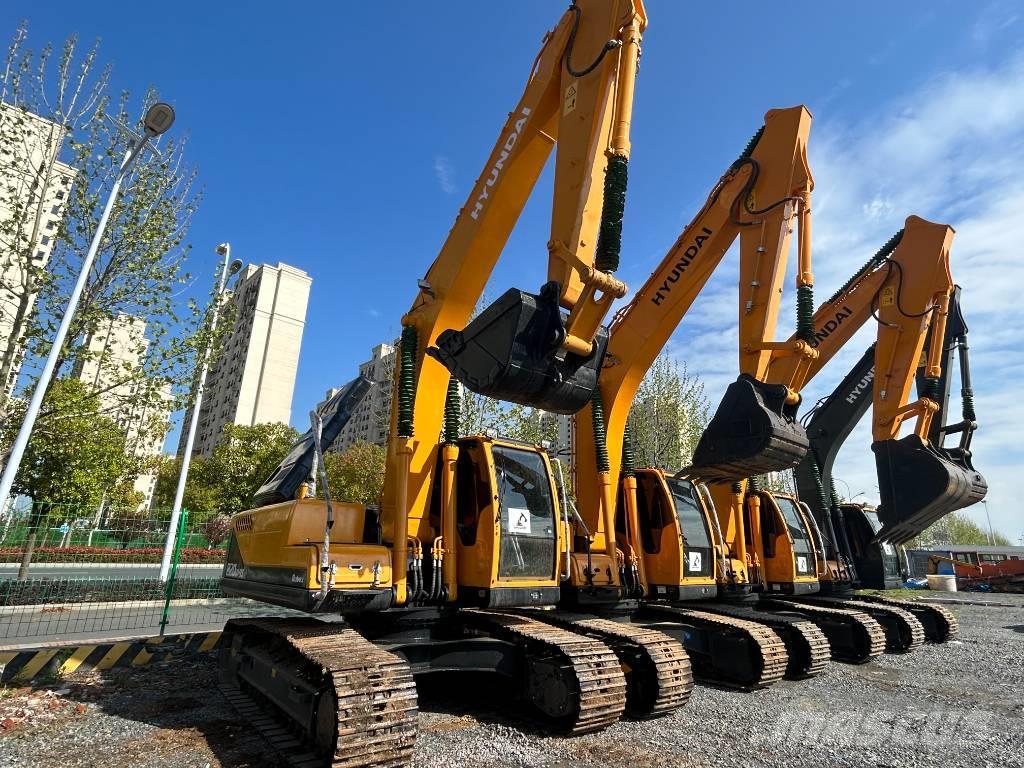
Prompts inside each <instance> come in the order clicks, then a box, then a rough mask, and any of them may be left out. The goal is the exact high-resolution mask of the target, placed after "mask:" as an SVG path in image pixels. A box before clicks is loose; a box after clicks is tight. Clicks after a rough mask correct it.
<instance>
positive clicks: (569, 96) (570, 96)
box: [562, 80, 578, 115]
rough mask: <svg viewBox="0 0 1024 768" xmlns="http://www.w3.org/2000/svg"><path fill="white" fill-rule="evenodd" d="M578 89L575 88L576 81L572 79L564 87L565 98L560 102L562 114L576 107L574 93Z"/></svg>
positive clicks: (566, 113)
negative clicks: (567, 85)
mask: <svg viewBox="0 0 1024 768" xmlns="http://www.w3.org/2000/svg"><path fill="white" fill-rule="evenodd" d="M577 93H578V89H577V88H576V81H575V80H573V81H572V82H571V83H569V87H568V88H566V89H565V99H564V101H563V102H562V114H563V115H568V114H569V113H570V112H572V111H573V110H574V109H576V94H577Z"/></svg>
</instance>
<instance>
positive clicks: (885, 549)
mask: <svg viewBox="0 0 1024 768" xmlns="http://www.w3.org/2000/svg"><path fill="white" fill-rule="evenodd" d="M882 551H883V552H885V554H887V555H895V554H896V550H895V549H893V548H892V544H890V543H889V542H888V541H883V542H882Z"/></svg>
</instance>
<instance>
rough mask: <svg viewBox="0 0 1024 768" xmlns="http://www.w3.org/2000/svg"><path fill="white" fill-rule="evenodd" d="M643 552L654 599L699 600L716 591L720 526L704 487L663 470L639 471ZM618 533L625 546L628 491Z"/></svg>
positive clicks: (649, 590)
mask: <svg viewBox="0 0 1024 768" xmlns="http://www.w3.org/2000/svg"><path fill="white" fill-rule="evenodd" d="M635 478H636V497H637V510H638V512H639V514H638V516H637V517H638V520H637V526H638V531H637V534H638V537H639V550H640V556H641V557H642V558H643V562H644V573H645V574H646V579H647V586H646V589H645V592H646V594H647V596H648V598H649V599H652V600H695V599H701V598H705V597H714V596H715V594H716V592H717V587H716V577H717V568H718V558H717V557H716V550H717V543H716V540H715V539H716V536H715V533H714V531H715V529H714V526H713V523H712V520H711V515H710V514H709V512H708V509H707V507H706V505H705V504H704V502H703V499H702V498H701V496H700V491H699V489H698V488H697V486H695V485H694V484H692V483H690V482H689V481H688V480H682V479H676V478H673V477H671V476H667V475H666V474H665V472H663V471H662V470H660V469H639V470H637V471H636V473H635ZM616 517H617V520H616V529H617V530H616V532H617V533H618V535H619V537H620V539H621V540H622V546H623V547H625V546H626V541H625V538H626V525H625V510H624V499H623V494H622V493H621V492H620V494H619V512H618V514H617V516H616Z"/></svg>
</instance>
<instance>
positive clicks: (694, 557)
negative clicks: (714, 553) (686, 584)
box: [686, 552, 703, 571]
mask: <svg viewBox="0 0 1024 768" xmlns="http://www.w3.org/2000/svg"><path fill="white" fill-rule="evenodd" d="M701 554H703V553H701V552H687V553H686V556H687V559H688V561H689V562H688V566H689V569H690V570H691V571H699V570H700V562H701Z"/></svg>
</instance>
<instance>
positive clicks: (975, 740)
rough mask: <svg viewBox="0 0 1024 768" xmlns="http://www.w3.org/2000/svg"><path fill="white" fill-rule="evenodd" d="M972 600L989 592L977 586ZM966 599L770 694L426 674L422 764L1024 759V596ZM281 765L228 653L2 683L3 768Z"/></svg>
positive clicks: (501, 766) (1010, 762)
mask: <svg viewBox="0 0 1024 768" xmlns="http://www.w3.org/2000/svg"><path fill="white" fill-rule="evenodd" d="M961 598H962V599H968V600H973V599H974V598H973V597H972V596H968V595H962V596H961ZM981 599H986V600H988V601H995V602H996V603H1004V604H1010V605H1008V606H1007V605H961V606H951V609H952V610H954V611H955V612H956V613H957V614H958V615H959V618H960V622H961V639H960V640H959V641H957V642H954V643H949V644H945V645H942V646H932V645H929V646H925V647H923V648H921V649H920V650H918V651H915V652H914V653H912V654H909V655H904V656H899V655H885V656H883V657H881V658H880V659H877V660H875V661H874V662H872V663H870V664H866V665H862V666H851V665H846V664H838V663H832V664H831V665H830V666H829V668H828V669H826V671H825V672H823V673H822V674H821V675H820V676H818V677H817V678H814V679H812V680H802V681H788V680H785V681H782V682H780V683H778V684H776V685H775V686H773V687H772V688H770V689H768V690H764V691H759V692H756V693H740V692H736V691H728V690H722V689H717V688H713V687H707V686H703V685H698V686H697V688H696V689H695V691H694V695H693V698H692V699H691V701H690V703H689V705H688V706H687V707H685V708H684V709H683V710H680V711H678V712H676V713H674V714H672V715H670V716H668V717H664V718H660V719H657V720H649V721H642V722H630V721H623V722H620V723H618V724H616V725H614V726H612V727H611V728H609V729H608V730H606V731H604V732H602V733H599V734H593V735H590V736H585V737H581V738H577V739H563V738H558V737H554V736H549V735H546V734H544V733H543V732H542V731H539V730H537V729H536V728H535V726H533V724H532V723H531V721H530V720H529V718H528V713H526V712H524V711H523V710H521V709H519V708H517V707H516V706H514V705H511V704H509V703H508V702H509V701H510V699H511V693H510V692H509V691H508V690H507V689H506V687H505V686H502V685H500V684H497V683H489V682H488V681H484V684H481V685H475V686H472V687H473V689H474V690H475V694H474V697H473V699H472V700H469V701H467V700H465V699H462V700H459V701H453V700H451V699H450V686H445V685H444V684H443V683H441V682H440V681H438V680H436V679H435V680H425V681H422V682H423V684H422V686H421V691H420V706H421V713H420V734H419V737H418V741H417V748H416V764H417V765H418V766H428V765H429V766H448V765H452V766H477V765H481V766H488V768H505V767H506V766H507V767H512V766H531V767H532V766H538V767H540V766H568V765H592V766H598V765H630V766H632V767H633V768H646V767H647V766H690V765H706V764H710V763H714V764H715V765H716V766H732V765H735V766H751V765H773V766H774V765H778V766H786V767H787V768H793V767H794V766H805V765H806V766H814V767H815V768H821V767H822V766H862V765H863V766H869V765H870V766H900V767H901V768H902V766H933V765H934V766H971V768H976V766H983V765H996V764H998V765H1004V766H1024V698H1022V695H1021V692H1022V690H1024V596H1022V595H1016V596H1014V595H999V596H995V595H992V596H988V597H987V598H981ZM279 764H281V762H280V760H279V758H278V757H277V756H276V755H274V754H273V753H272V752H271V751H270V749H269V747H268V745H267V743H266V742H265V741H263V739H262V738H261V737H260V736H259V735H258V734H257V733H256V732H254V731H253V730H252V729H250V728H249V727H248V726H247V724H246V723H245V722H242V721H240V719H239V718H238V717H237V716H236V714H235V712H234V711H233V710H232V709H231V707H230V706H229V705H228V704H227V703H226V702H225V701H224V699H223V698H222V697H221V695H220V693H219V692H218V691H217V688H216V672H215V661H214V658H213V656H212V655H211V656H207V657H205V658H202V659H198V660H196V661H191V662H174V663H168V664H157V665H153V666H147V667H140V668H137V669H125V670H112V671H109V672H106V673H103V674H89V675H87V676H82V677H80V678H79V677H76V678H73V679H68V680H62V681H56V682H54V683H53V684H51V685H46V686H41V687H35V688H6V689H0V768H15V766H17V767H18V768H29V766H32V767H33V768H57V767H58V766H60V767H61V768H64V767H65V766H68V767H70V766H105V767H109V768H128V767H131V768H136V767H140V768H169V767H170V766H176V767H179V766H189V767H191V766H195V767H196V768H218V767H220V766H223V767H227V766H239V767H245V768H270V767H271V766H277V765H279Z"/></svg>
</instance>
